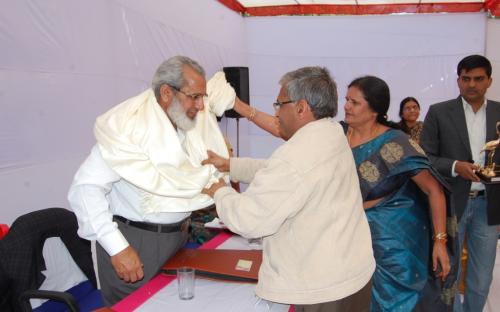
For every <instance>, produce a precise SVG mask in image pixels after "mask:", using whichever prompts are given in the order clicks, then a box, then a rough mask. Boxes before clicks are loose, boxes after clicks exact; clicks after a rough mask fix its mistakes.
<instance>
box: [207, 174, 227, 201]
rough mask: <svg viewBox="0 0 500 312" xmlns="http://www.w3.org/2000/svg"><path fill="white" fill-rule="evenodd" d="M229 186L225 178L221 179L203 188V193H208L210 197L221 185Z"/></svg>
mask: <svg viewBox="0 0 500 312" xmlns="http://www.w3.org/2000/svg"><path fill="white" fill-rule="evenodd" d="M224 186H227V185H226V182H224V179H219V181H218V182H217V183H214V184H212V185H211V186H210V187H209V188H205V189H203V190H201V192H202V193H203V194H207V195H208V196H210V197H212V198H213V197H214V195H215V192H217V190H218V189H220V188H221V187H224Z"/></svg>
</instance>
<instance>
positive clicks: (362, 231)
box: [215, 119, 375, 304]
mask: <svg viewBox="0 0 500 312" xmlns="http://www.w3.org/2000/svg"><path fill="white" fill-rule="evenodd" d="M230 175H231V178H232V179H233V178H237V179H238V180H240V181H242V182H251V184H250V185H249V187H248V189H247V190H246V192H244V193H241V194H239V193H236V192H235V191H234V190H232V189H231V188H229V187H224V188H221V189H219V190H218V191H217V192H216V193H215V202H216V206H217V212H218V214H219V216H220V218H221V219H222V220H223V221H224V223H225V224H227V225H228V227H229V228H230V229H231V230H232V231H234V232H236V233H238V234H240V235H242V236H245V237H249V238H255V237H264V240H263V241H264V243H263V244H264V245H263V249H264V256H263V262H262V266H261V268H260V272H259V282H258V285H257V288H256V293H257V295H258V296H259V297H262V298H264V299H267V300H271V301H275V302H280V303H290V304H291V303H293V304H315V303H321V302H329V301H334V300H338V299H342V298H345V297H347V296H349V295H351V294H354V293H355V292H357V291H358V290H360V289H361V288H362V287H363V286H365V285H366V283H367V282H368V281H369V280H370V278H371V276H372V274H373V272H374V269H375V260H374V258H373V251H372V243H371V236H370V229H369V227H368V222H367V219H366V216H365V212H364V210H363V207H362V200H361V194H360V188H359V184H358V177H357V174H356V168H355V164H354V159H353V156H352V153H351V150H350V148H349V146H348V144H347V140H346V138H345V135H344V133H343V131H342V128H341V126H340V125H339V124H338V123H337V122H334V121H332V120H330V119H321V120H318V121H314V122H311V123H309V124H307V125H306V126H304V127H302V128H301V129H300V130H299V131H297V132H296V133H295V135H294V136H293V137H292V138H291V139H290V140H289V141H288V142H286V143H284V144H283V145H282V146H281V147H280V148H278V149H277V150H276V151H275V152H274V153H273V155H272V156H271V158H269V159H268V160H251V159H236V158H231V160H230Z"/></svg>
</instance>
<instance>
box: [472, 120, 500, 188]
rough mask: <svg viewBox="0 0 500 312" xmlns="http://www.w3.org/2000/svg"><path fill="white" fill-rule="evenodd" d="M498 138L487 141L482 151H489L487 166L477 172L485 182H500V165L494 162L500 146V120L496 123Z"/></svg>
mask: <svg viewBox="0 0 500 312" xmlns="http://www.w3.org/2000/svg"><path fill="white" fill-rule="evenodd" d="M496 129H497V134H498V139H496V140H493V141H489V142H487V143H486V144H485V145H484V147H483V149H482V150H481V152H485V151H488V152H489V153H488V160H487V162H486V166H484V167H481V168H479V170H478V171H477V172H476V174H477V175H478V176H479V178H480V179H481V182H483V183H485V184H491V183H495V184H496V183H500V166H499V165H497V164H495V163H494V162H493V156H495V152H496V150H497V149H498V148H499V147H500V121H497V124H496Z"/></svg>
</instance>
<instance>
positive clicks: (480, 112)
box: [421, 55, 500, 312]
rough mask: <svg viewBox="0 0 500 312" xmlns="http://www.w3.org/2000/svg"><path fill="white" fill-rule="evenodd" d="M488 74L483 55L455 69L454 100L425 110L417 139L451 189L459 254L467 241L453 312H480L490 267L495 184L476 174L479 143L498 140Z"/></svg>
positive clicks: (481, 158)
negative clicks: (488, 95) (462, 278)
mask: <svg viewBox="0 0 500 312" xmlns="http://www.w3.org/2000/svg"><path fill="white" fill-rule="evenodd" d="M491 71H492V70H491V64H490V62H489V61H488V59H487V58H485V57H484V56H481V55H470V56H467V57H465V58H464V59H462V60H461V61H460V63H459V64H458V67H457V75H458V79H457V83H458V88H459V90H460V96H459V97H458V98H456V99H453V100H449V101H446V102H442V103H438V104H434V105H432V106H431V107H430V108H429V112H428V113H427V116H426V117H425V121H424V129H423V132H422V137H421V144H422V147H423V148H424V150H425V151H426V153H427V155H428V156H429V158H430V160H431V162H432V164H433V165H434V166H435V167H436V169H437V170H438V171H439V172H440V173H441V174H442V175H443V176H444V177H445V178H446V180H447V181H448V182H449V183H450V185H451V187H452V204H453V205H454V206H455V211H456V213H457V217H458V233H459V235H460V237H459V242H460V250H461V249H462V246H463V242H464V237H465V236H467V248H468V262H467V276H466V281H465V285H466V288H465V293H464V302H463V304H462V303H461V302H460V296H456V297H455V305H454V311H474V312H476V311H482V310H483V307H484V305H485V303H486V298H487V297H488V292H489V288H490V284H491V281H492V274H493V267H494V265H495V256H496V245H497V239H498V226H497V225H498V224H500V185H498V184H497V185H491V184H490V185H488V184H484V183H481V180H480V179H479V177H478V175H477V174H476V173H477V170H478V169H479V167H480V166H483V165H484V164H485V159H487V158H486V156H487V153H484V152H481V150H482V148H483V146H484V144H485V143H486V142H488V141H491V140H495V139H498V134H497V130H496V123H497V122H498V121H500V103H499V102H495V101H490V100H487V99H486V97H485V94H486V91H487V89H488V88H489V87H490V85H491V83H492V78H491ZM499 156H500V152H499V153H496V155H495V159H494V160H495V162H496V163H497V164H500V157H499ZM452 226H453V225H452ZM458 276H460V274H459V275H458Z"/></svg>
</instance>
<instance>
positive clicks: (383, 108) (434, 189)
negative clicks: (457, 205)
mask: <svg viewBox="0 0 500 312" xmlns="http://www.w3.org/2000/svg"><path fill="white" fill-rule="evenodd" d="M389 102H390V92H389V87H388V86H387V84H386V83H385V81H383V80H382V79H380V78H377V77H374V76H365V77H360V78H357V79H355V80H354V81H352V82H351V83H350V84H349V87H348V91H347V96H346V104H345V122H346V123H347V125H348V129H347V140H348V142H349V145H350V146H351V149H352V152H353V155H354V160H355V162H356V166H357V169H358V176H359V182H360V187H361V194H362V197H363V202H364V208H365V209H366V215H367V217H368V222H369V224H370V230H371V233H372V243H373V250H374V254H375V260H376V263H377V269H376V271H375V274H374V277H373V288H372V306H371V309H372V311H413V310H414V309H416V308H417V303H418V302H419V301H420V302H421V304H423V305H428V306H426V307H425V308H423V307H419V308H418V309H422V311H424V310H425V311H435V310H438V311H443V310H447V308H450V309H451V308H452V303H453V300H451V299H452V298H453V287H452V286H453V285H452V284H453V282H454V281H455V279H454V278H453V277H449V278H447V276H448V275H449V273H450V258H449V257H451V256H453V255H448V252H447V243H448V244H449V245H450V246H451V247H453V244H454V243H455V242H454V241H452V238H453V237H455V232H456V226H455V227H450V228H447V226H446V221H447V220H446V215H447V212H446V209H447V205H446V197H445V193H444V191H443V185H445V182H443V181H442V179H441V177H440V176H439V175H438V174H437V172H436V171H435V170H434V169H433V168H432V167H431V165H430V163H429V160H428V159H427V157H426V156H425V153H424V152H423V150H422V149H421V148H420V146H419V145H418V144H416V143H415V142H414V141H413V140H410V139H409V138H408V136H407V135H405V134H404V133H403V132H402V131H400V130H397V129H398V128H399V127H398V126H397V124H395V123H393V122H391V121H389V120H387V115H386V114H387V110H388V109H389ZM449 215H451V214H449ZM451 223H453V224H456V220H454V222H451ZM447 230H448V231H447ZM431 238H432V239H431ZM429 261H430V262H431V264H432V271H430V270H429V269H428V263H429ZM429 271H430V272H429ZM429 273H431V275H432V276H431V277H429ZM434 275H436V277H438V278H435V277H434ZM451 275H454V273H453V274H451ZM428 277H429V282H434V283H433V284H432V285H429V286H428V287H429V288H432V287H434V288H432V289H433V290H437V291H433V292H431V291H429V292H428V293H427V290H426V291H424V287H426V284H427V282H428ZM438 279H439V280H438ZM434 280H435V281H434ZM442 281H445V287H448V288H449V289H450V290H449V293H450V295H449V296H451V299H449V298H444V297H442V296H440V294H441V291H442V289H441V282H442ZM426 288H427V287H426ZM424 294H425V296H424ZM443 298H444V299H446V302H443V301H442V299H443ZM447 304H448V306H447ZM419 305H420V303H419ZM431 307H432V308H431Z"/></svg>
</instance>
